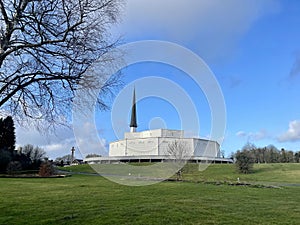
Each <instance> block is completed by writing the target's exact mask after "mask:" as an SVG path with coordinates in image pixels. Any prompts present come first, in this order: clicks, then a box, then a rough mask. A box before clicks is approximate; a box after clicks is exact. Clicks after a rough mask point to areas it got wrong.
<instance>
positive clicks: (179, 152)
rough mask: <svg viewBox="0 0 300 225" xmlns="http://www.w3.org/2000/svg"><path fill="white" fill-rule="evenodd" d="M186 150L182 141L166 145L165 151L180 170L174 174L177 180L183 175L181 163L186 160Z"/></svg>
mask: <svg viewBox="0 0 300 225" xmlns="http://www.w3.org/2000/svg"><path fill="white" fill-rule="evenodd" d="M188 153H189V152H188V148H187V146H186V144H185V143H184V142H182V141H177V140H175V141H174V142H172V143H170V144H169V145H168V149H167V154H168V155H169V156H170V157H171V158H172V159H174V162H175V163H178V165H176V166H179V167H180V168H179V169H178V171H177V172H176V176H177V178H176V179H177V180H182V173H183V168H182V166H183V165H184V164H183V163H184V162H185V161H186V160H188V158H189V157H188Z"/></svg>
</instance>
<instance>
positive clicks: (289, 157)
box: [237, 143, 300, 163]
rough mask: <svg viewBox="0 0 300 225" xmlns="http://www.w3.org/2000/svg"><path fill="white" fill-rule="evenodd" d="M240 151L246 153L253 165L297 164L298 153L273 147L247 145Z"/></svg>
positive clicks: (299, 152)
mask: <svg viewBox="0 0 300 225" xmlns="http://www.w3.org/2000/svg"><path fill="white" fill-rule="evenodd" d="M241 151H248V152H249V156H250V157H251V158H252V160H253V162H254V163H299V162H300V151H296V152H294V151H291V150H286V149H284V148H281V149H280V150H279V149H278V148H276V147H275V146H274V145H268V146H265V147H256V146H255V145H254V144H252V143H247V144H246V145H245V146H244V147H243V148H242V150H238V151H237V153H238V152H241Z"/></svg>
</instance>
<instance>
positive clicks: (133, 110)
mask: <svg viewBox="0 0 300 225" xmlns="http://www.w3.org/2000/svg"><path fill="white" fill-rule="evenodd" d="M136 128H137V122H136V102H135V88H134V89H133V97H132V108H131V119H130V132H135V129H136Z"/></svg>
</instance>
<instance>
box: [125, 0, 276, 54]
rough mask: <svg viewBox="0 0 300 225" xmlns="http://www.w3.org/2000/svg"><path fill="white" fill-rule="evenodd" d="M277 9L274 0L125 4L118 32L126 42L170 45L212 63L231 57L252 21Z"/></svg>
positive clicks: (141, 0) (147, 0) (154, 0)
mask: <svg viewBox="0 0 300 225" xmlns="http://www.w3.org/2000/svg"><path fill="white" fill-rule="evenodd" d="M279 8H280V7H279V3H278V1H277V0H265V1H260V0H244V1H240V0H226V1H223V0H201V1H199V0H187V1H181V0H164V1H161V0H128V3H127V6H126V9H125V16H124V19H123V23H122V25H121V29H122V30H123V32H124V33H125V36H126V37H127V38H128V39H129V40H136V39H139V40H140V39H164V40H167V41H173V42H177V43H179V44H182V45H185V46H186V47H189V48H191V49H192V50H194V51H196V52H197V53H198V54H200V56H202V57H204V58H206V59H210V58H212V59H214V58H220V57H228V56H229V55H231V54H232V51H233V49H234V47H235V44H236V41H238V40H239V39H240V38H241V37H242V36H243V35H244V34H245V33H246V32H247V31H248V30H249V29H250V27H251V26H252V24H253V23H254V22H255V21H256V20H258V19H259V18H260V17H262V16H264V15H267V14H269V13H274V12H277V11H279Z"/></svg>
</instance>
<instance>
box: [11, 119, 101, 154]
mask: <svg viewBox="0 0 300 225" xmlns="http://www.w3.org/2000/svg"><path fill="white" fill-rule="evenodd" d="M91 126H93V125H92V124H90V123H84V124H83V126H82V127H81V129H80V131H79V136H78V137H77V141H78V142H77V143H76V140H75V137H74V133H73V130H72V129H67V128H65V129H64V128H58V129H57V131H56V134H55V135H42V134H41V133H39V132H37V131H35V130H27V129H22V128H20V127H17V129H16V137H17V146H23V145H26V144H32V145H34V146H39V147H41V148H43V149H44V150H45V151H46V153H47V156H48V157H49V158H51V159H55V158H57V157H61V156H64V155H67V154H70V153H71V148H72V147H73V146H74V147H75V156H76V157H77V158H82V157H84V156H85V155H87V154H89V153H97V154H103V151H105V150H103V149H101V148H103V146H107V142H106V140H105V139H103V138H99V137H98V134H92V133H91V132H90V130H91ZM78 146H87V147H86V148H84V149H79V147H78ZM101 146H102V147H101ZM101 150H102V151H101Z"/></svg>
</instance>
